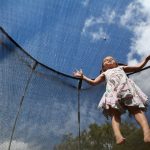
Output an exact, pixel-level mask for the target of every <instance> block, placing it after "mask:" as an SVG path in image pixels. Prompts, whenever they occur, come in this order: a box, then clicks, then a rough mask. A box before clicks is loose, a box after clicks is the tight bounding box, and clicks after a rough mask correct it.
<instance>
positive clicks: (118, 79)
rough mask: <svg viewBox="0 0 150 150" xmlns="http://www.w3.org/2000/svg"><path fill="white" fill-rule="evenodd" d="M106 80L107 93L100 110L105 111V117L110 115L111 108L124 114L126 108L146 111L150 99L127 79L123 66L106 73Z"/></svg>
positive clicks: (102, 99)
mask: <svg viewBox="0 0 150 150" xmlns="http://www.w3.org/2000/svg"><path fill="white" fill-rule="evenodd" d="M104 75H105V79H106V91H105V93H104V94H103V96H102V98H101V100H100V102H99V104H98V108H102V109H103V113H104V115H105V116H107V117H108V116H111V114H109V111H108V110H109V108H110V107H112V108H115V109H117V110H119V111H120V112H121V113H124V112H125V110H126V108H127V107H126V106H137V107H139V108H141V109H145V108H146V106H147V104H148V97H147V96H146V95H145V94H144V93H143V92H142V91H141V89H140V88H139V87H138V86H137V85H136V84H135V83H134V82H133V81H132V80H131V79H129V78H128V77H127V75H126V73H125V72H124V70H123V67H122V66H119V67H116V68H112V69H109V70H107V71H105V72H104Z"/></svg>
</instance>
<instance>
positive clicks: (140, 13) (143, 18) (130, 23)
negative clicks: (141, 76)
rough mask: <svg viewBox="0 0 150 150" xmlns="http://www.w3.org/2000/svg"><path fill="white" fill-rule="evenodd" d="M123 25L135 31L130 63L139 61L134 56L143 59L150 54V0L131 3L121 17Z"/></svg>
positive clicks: (137, 0)
mask: <svg viewBox="0 0 150 150" xmlns="http://www.w3.org/2000/svg"><path fill="white" fill-rule="evenodd" d="M120 23H121V25H123V26H124V27H126V28H128V29H129V30H131V31H132V32H133V38H132V42H131V46H130V49H131V51H130V52H129V54H128V63H129V64H132V63H137V62H138V60H137V59H136V58H135V57H134V56H135V55H138V56H140V57H141V59H143V57H146V56H147V55H149V54H150V3H149V0H135V1H133V2H132V3H130V4H129V5H128V7H127V9H126V11H125V13H124V15H122V16H121V19H120Z"/></svg>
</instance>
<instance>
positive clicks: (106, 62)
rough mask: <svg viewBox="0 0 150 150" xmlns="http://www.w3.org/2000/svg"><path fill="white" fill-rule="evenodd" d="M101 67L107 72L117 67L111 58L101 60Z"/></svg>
mask: <svg viewBox="0 0 150 150" xmlns="http://www.w3.org/2000/svg"><path fill="white" fill-rule="evenodd" d="M103 66H104V69H105V70H107V69H111V68H115V67H117V63H116V61H115V60H114V58H113V57H111V56H107V57H106V58H104V60H103Z"/></svg>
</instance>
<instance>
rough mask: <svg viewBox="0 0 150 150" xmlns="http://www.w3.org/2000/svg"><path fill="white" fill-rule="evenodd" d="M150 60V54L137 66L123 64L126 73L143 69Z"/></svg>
mask: <svg viewBox="0 0 150 150" xmlns="http://www.w3.org/2000/svg"><path fill="white" fill-rule="evenodd" d="M149 60H150V55H149V56H148V57H146V58H145V59H144V60H143V61H142V62H141V63H139V64H137V65H135V66H123V69H124V71H125V72H126V73H129V72H135V71H138V70H140V69H142V68H143V67H144V66H145V65H146V63H147V62H148V61H149Z"/></svg>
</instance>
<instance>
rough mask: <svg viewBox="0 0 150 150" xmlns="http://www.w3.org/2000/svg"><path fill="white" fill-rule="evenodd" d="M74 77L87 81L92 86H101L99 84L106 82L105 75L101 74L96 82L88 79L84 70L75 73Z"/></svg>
mask: <svg viewBox="0 0 150 150" xmlns="http://www.w3.org/2000/svg"><path fill="white" fill-rule="evenodd" d="M73 75H74V76H75V77H78V78H81V79H83V80H85V81H86V82H87V83H89V84H91V85H97V84H99V83H101V82H103V81H104V80H105V75H104V74H103V73H102V74H100V75H99V76H98V77H97V78H95V79H94V80H92V79H90V78H88V77H86V76H85V75H84V74H83V72H82V70H80V71H76V72H74V73H73Z"/></svg>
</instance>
